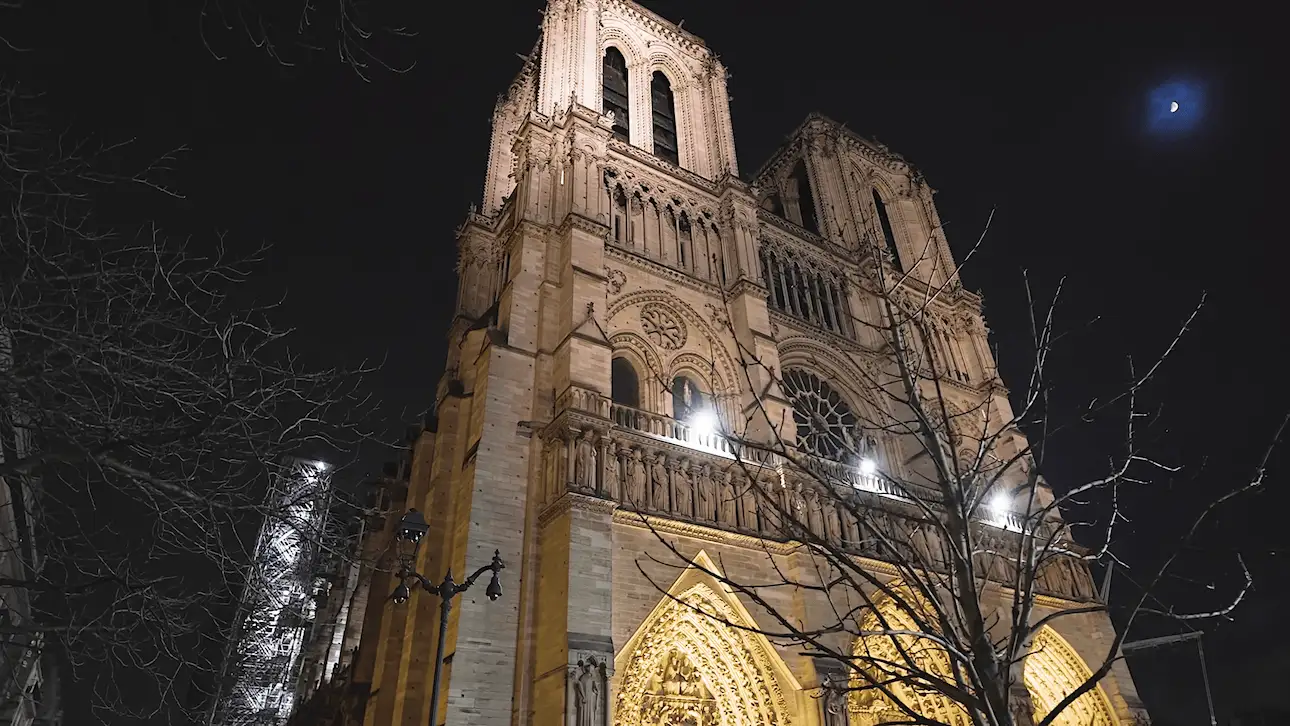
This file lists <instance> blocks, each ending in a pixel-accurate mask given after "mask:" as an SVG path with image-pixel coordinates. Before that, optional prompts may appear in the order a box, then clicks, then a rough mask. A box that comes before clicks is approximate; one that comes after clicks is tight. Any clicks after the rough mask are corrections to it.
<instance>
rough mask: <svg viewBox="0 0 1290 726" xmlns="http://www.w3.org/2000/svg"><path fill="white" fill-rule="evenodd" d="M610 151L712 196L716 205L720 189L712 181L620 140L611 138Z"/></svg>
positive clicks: (608, 146)
mask: <svg viewBox="0 0 1290 726" xmlns="http://www.w3.org/2000/svg"><path fill="white" fill-rule="evenodd" d="M607 148H608V149H609V150H610V151H614V152H617V153H618V154H619V155H620V156H623V157H626V158H627V159H629V160H631V161H634V162H636V163H638V164H644V165H645V166H646V167H648V168H649V169H650V171H653V172H657V173H660V174H665V175H667V176H670V177H674V179H673V181H674V182H682V183H685V184H688V185H690V186H691V187H694V191H696V192H703V193H706V194H708V195H710V196H711V197H712V198H713V199H712V201H713V203H714V204H715V203H716V201H717V199H716V198H717V196H718V193H719V191H720V190H719V189H718V188H717V185H716V184H714V183H713V182H712V181H711V180H710V179H705V178H703V177H701V176H699V175H698V174H695V173H694V172H692V171H690V170H688V169H683V168H681V167H679V166H673V165H672V164H669V163H667V162H665V161H663V160H662V159H660V158H658V157H657V156H654V155H653V154H651V153H649V152H647V151H645V150H644V149H640V148H637V147H635V146H632V145H631V144H629V143H627V142H625V141H623V140H622V139H618V138H611V139H609V142H608V144H607Z"/></svg>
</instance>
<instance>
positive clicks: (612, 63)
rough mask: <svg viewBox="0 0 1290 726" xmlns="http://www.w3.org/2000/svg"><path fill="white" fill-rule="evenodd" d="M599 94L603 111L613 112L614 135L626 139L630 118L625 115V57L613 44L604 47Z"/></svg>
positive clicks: (629, 129) (628, 134) (629, 133)
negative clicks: (602, 103) (601, 98)
mask: <svg viewBox="0 0 1290 726" xmlns="http://www.w3.org/2000/svg"><path fill="white" fill-rule="evenodd" d="M601 75H602V76H603V79H602V80H601V92H602V93H601V95H602V97H603V102H604V108H603V109H602V110H603V111H604V112H605V113H609V112H610V111H612V112H613V113H614V136H617V137H618V138H620V139H622V140H623V141H628V140H629V139H630V137H631V120H630V118H629V117H628V115H627V108H628V105H627V59H626V58H624V57H623V54H622V53H621V52H620V51H619V50H618V49H617V48H614V47H613V46H610V47H609V48H606V49H605V58H604V62H603V63H602V67H601Z"/></svg>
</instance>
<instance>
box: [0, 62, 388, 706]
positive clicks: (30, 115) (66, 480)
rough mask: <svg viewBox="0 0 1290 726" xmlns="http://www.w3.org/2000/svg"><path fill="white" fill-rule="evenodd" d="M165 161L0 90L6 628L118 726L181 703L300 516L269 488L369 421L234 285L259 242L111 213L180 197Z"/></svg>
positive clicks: (347, 384)
mask: <svg viewBox="0 0 1290 726" xmlns="http://www.w3.org/2000/svg"><path fill="white" fill-rule="evenodd" d="M177 153H178V152H176V153H172V154H166V155H162V156H161V157H160V158H157V159H155V160H153V161H151V162H147V163H143V164H140V165H137V168H128V164H129V159H130V155H131V150H130V149H128V148H127V147H121V146H117V147H91V146H90V145H89V144H87V143H84V142H79V141H77V140H75V139H69V138H67V137H66V136H65V135H63V134H60V133H58V132H57V130H55V129H51V128H47V127H46V126H44V125H43V124H42V119H41V117H40V114H39V108H38V106H37V105H36V104H35V103H34V102H33V100H32V99H29V98H25V97H24V96H23V95H22V94H21V93H20V92H19V91H18V90H17V89H16V88H15V87H13V86H11V85H7V86H4V87H3V88H0V441H3V442H4V443H5V447H4V451H3V456H0V479H2V480H3V482H4V483H5V484H7V487H8V490H9V493H10V494H11V496H10V497H9V499H8V502H9V505H10V506H11V507H12V513H11V515H12V516H13V517H14V518H15V520H16V521H17V522H18V523H19V524H18V526H17V527H16V528H15V529H14V532H16V533H17V534H16V538H17V539H20V540H22V541H21V542H19V541H15V540H13V539H11V541H8V542H5V543H4V544H5V545H6V547H7V550H8V551H7V552H6V553H4V556H5V557H6V558H10V557H18V558H21V559H22V560H23V562H22V565H21V567H19V568H18V569H16V570H15V569H12V568H11V569H8V570H6V571H5V572H6V574H7V575H8V576H6V577H4V578H3V579H0V597H3V599H4V603H3V605H4V606H5V607H6V608H8V610H9V612H10V613H11V617H9V618H7V619H6V620H5V622H3V623H2V624H0V634H3V636H4V638H6V640H8V641H9V642H10V643H21V644H25V645H24V646H23V647H28V648H40V647H42V645H41V644H42V643H48V642H54V641H57V642H58V643H59V644H60V646H61V649H62V651H63V652H64V653H65V655H66V657H67V659H69V660H70V662H71V663H72V665H73V666H74V667H79V666H90V667H89V668H85V669H81V670H77V669H76V668H74V670H73V672H74V674H77V675H78V676H79V677H80V678H83V679H84V678H90V679H92V685H93V687H94V693H95V696H96V706H98V707H100V708H102V709H105V710H108V711H111V712H113V713H115V714H117V715H121V714H135V715H140V716H147V715H150V714H156V713H158V712H159V711H161V710H164V709H171V708H180V707H182V706H183V705H184V704H182V703H179V701H180V700H181V698H180V697H181V695H182V694H181V693H180V690H179V684H177V683H176V679H175V674H176V673H177V672H178V673H179V674H180V676H182V677H187V676H189V675H191V674H188V673H185V669H186V668H189V667H191V668H198V669H201V668H207V667H209V661H206V662H203V661H201V659H199V658H196V657H194V653H196V652H198V651H200V647H199V646H200V645H201V642H200V641H201V640H202V639H203V638H207V637H208V636H209V633H210V632H211V630H212V628H211V623H212V622H219V621H221V620H222V619H225V618H226V616H227V614H228V613H227V612H226V608H227V606H228V604H229V602H230V599H231V598H232V597H234V596H235V594H236V593H235V590H236V585H237V578H238V577H239V576H240V575H239V572H240V568H241V567H242V566H243V565H244V564H245V562H246V560H247V554H248V552H247V550H248V548H249V547H250V546H251V544H252V543H253V541H254V539H253V538H254V533H255V529H256V527H258V525H259V523H260V522H262V521H263V520H264V519H265V518H279V519H282V518H286V521H288V522H289V521H290V519H289V518H290V516H291V514H290V513H291V511H293V510H292V506H293V505H294V504H297V503H292V502H285V503H284V502H281V501H266V496H265V495H266V492H267V484H268V482H269V481H270V479H271V477H273V476H275V475H277V474H279V473H282V472H281V467H282V466H283V464H284V462H285V461H286V457H287V456H289V455H290V456H301V455H312V456H328V457H331V456H337V454H335V453H333V452H349V451H352V447H353V446H354V445H355V443H356V442H357V441H359V440H360V439H361V438H362V437H363V436H364V429H363V424H364V421H365V417H366V414H367V413H368V411H369V407H368V405H367V401H366V400H365V399H364V398H363V397H362V396H360V395H359V384H360V375H361V373H363V372H364V370H366V369H365V368H360V369H358V370H342V369H314V368H312V367H310V366H309V365H307V364H306V363H305V362H303V361H302V360H301V358H300V357H299V356H298V355H297V354H296V353H295V352H293V350H292V349H291V347H290V345H289V341H290V333H291V331H290V330H288V329H283V328H280V327H278V326H277V325H276V324H275V323H274V321H273V317H274V307H275V305H274V304H267V305H266V304H262V303H257V302H256V301H255V300H254V299H253V297H252V295H251V294H250V293H249V292H248V291H247V288H246V286H245V283H246V282H247V281H248V279H249V276H250V275H251V274H252V273H253V271H254V269H255V267H256V265H257V264H258V263H259V262H260V261H261V260H263V259H264V253H265V250H264V249H257V250H254V251H252V252H250V253H249V254H234V253H231V252H229V251H228V249H227V248H226V247H225V246H224V244H223V243H222V240H220V239H213V240H211V241H209V242H201V241H194V240H189V239H172V238H170V237H168V236H167V235H166V234H165V233H164V232H163V231H162V230H160V229H158V228H157V227H155V226H152V225H148V224H145V225H141V226H132V227H121V226H116V225H113V224H111V223H109V221H107V220H110V219H111V218H112V215H111V214H105V213H104V210H105V209H111V207H112V204H113V203H114V200H118V199H120V198H121V195H132V194H135V195H137V194H145V195H157V196H160V197H161V198H162V199H164V198H166V197H173V196H177V195H178V193H177V192H176V191H175V190H174V189H172V188H171V186H170V185H169V184H168V182H167V178H166V177H167V172H168V171H169V170H170V168H171V167H172V165H173V164H174V163H175V161H176V156H177ZM33 545H34V546H33ZM18 601H22V606H21V607H15V605H14V604H15V603H17V602H18ZM216 630H217V629H216Z"/></svg>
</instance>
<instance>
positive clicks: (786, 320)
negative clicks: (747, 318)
mask: <svg viewBox="0 0 1290 726" xmlns="http://www.w3.org/2000/svg"><path fill="white" fill-rule="evenodd" d="M766 313H767V315H769V316H770V319H771V320H772V321H773V322H775V324H777V325H782V326H784V327H786V328H789V329H791V330H792V331H793V332H794V333H796V334H797V335H799V336H801V337H805V338H817V339H819V340H818V342H820V343H823V344H825V345H832V346H835V347H837V348H838V349H839V350H840V351H842V352H844V353H857V354H868V353H870V352H871V351H869V350H868V349H866V348H865V347H864V346H862V345H860V343H859V342H857V341H854V340H852V339H850V338H848V337H846V336H843V335H838V334H837V333H834V332H832V331H829V330H825V329H824V328H820V327H816V326H815V325H812V324H811V323H808V322H806V321H804V320H801V319H800V318H796V317H793V316H792V315H789V314H787V313H784V312H781V311H779V310H776V309H775V308H772V307H767V308H766ZM775 342H776V344H778V343H779V336H776V338H775Z"/></svg>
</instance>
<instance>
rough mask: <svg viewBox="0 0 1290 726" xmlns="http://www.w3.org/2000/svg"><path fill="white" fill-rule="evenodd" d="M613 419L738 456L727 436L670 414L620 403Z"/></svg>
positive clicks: (613, 409) (613, 410)
mask: <svg viewBox="0 0 1290 726" xmlns="http://www.w3.org/2000/svg"><path fill="white" fill-rule="evenodd" d="M609 419H610V420H611V421H613V424H614V426H616V427H618V428H620V429H623V430H626V431H633V432H635V433H639V434H645V435H647V436H657V437H659V438H662V439H667V440H669V441H675V442H678V443H682V444H685V445H687V446H691V447H694V448H696V449H700V450H704V449H706V450H708V451H712V452H716V453H720V454H724V455H725V456H728V457H730V458H732V459H733V458H734V456H735V450H734V448H733V447H732V446H731V444H730V442H729V441H728V440H727V439H726V437H724V436H722V435H721V434H720V433H719V432H717V431H701V430H699V429H696V428H695V427H694V426H692V425H690V424H688V423H685V422H684V421H678V420H676V419H674V418H672V417H670V416H664V415H662V414H657V413H650V412H649V411H642V410H640V409H638V408H632V407H631V406H624V405H622V404H619V403H614V404H611V405H610V412H609Z"/></svg>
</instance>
